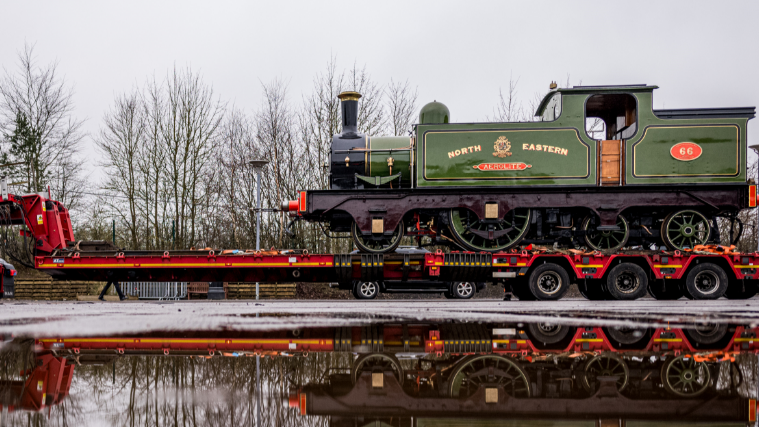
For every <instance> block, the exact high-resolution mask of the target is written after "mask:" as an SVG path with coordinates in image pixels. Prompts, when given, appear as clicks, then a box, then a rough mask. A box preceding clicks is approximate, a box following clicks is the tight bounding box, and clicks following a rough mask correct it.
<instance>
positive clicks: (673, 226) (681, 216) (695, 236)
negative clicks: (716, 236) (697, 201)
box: [661, 210, 711, 250]
mask: <svg viewBox="0 0 759 427" xmlns="http://www.w3.org/2000/svg"><path fill="white" fill-rule="evenodd" d="M710 234H711V227H710V226H709V220H707V219H706V217H705V216H704V215H702V214H701V213H700V212H698V211H694V210H683V211H678V212H673V213H671V214H669V215H667V217H666V218H664V222H662V225H661V237H662V239H663V240H664V244H665V245H667V247H669V248H670V249H679V250H683V249H693V248H694V247H695V246H696V245H704V244H706V242H707V240H709V235H710Z"/></svg>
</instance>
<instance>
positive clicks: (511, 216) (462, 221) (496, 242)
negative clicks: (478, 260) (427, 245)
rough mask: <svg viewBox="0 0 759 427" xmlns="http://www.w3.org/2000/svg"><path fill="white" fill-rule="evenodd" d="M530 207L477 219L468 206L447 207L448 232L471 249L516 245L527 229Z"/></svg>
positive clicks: (462, 244) (485, 249) (494, 248)
mask: <svg viewBox="0 0 759 427" xmlns="http://www.w3.org/2000/svg"><path fill="white" fill-rule="evenodd" d="M530 215H531V213H530V210H529V209H512V210H511V211H509V213H507V214H506V216H505V217H504V218H503V219H501V220H496V221H493V222H485V221H481V220H480V219H479V218H477V215H475V214H474V213H473V212H472V211H470V210H468V209H451V212H450V214H449V219H450V223H451V226H450V229H451V234H453V238H454V240H456V243H458V244H459V245H461V246H462V247H463V248H465V249H468V250H471V251H489V252H493V251H502V250H504V249H509V248H511V247H514V246H516V245H517V244H518V243H519V242H520V241H521V240H522V239H523V238H524V236H525V235H526V234H527V231H528V230H529V229H530Z"/></svg>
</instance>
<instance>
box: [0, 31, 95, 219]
mask: <svg viewBox="0 0 759 427" xmlns="http://www.w3.org/2000/svg"><path fill="white" fill-rule="evenodd" d="M57 71H58V70H57V64H56V63H54V62H53V63H50V64H48V65H46V66H38V65H37V63H36V61H35V57H34V46H33V45H26V46H25V47H24V50H23V51H22V52H19V55H18V69H17V70H16V72H15V73H12V72H10V71H8V70H5V75H4V76H3V79H2V80H1V81H0V129H2V132H3V134H4V135H5V136H6V143H5V144H4V146H5V147H4V149H6V150H8V152H9V153H10V155H11V156H10V157H11V160H12V161H16V162H23V163H24V165H23V166H22V167H20V168H19V169H17V171H16V172H17V173H18V175H19V176H21V177H22V178H23V179H24V180H25V181H26V182H27V188H26V190H27V191H28V192H40V191H43V190H44V189H45V187H46V185H49V184H50V182H51V179H52V177H53V176H55V175H56V174H60V173H65V174H67V176H68V177H74V176H77V175H79V174H80V165H81V163H80V162H79V161H77V160H76V154H77V152H78V150H79V145H80V142H81V140H82V138H83V133H82V131H81V127H82V123H83V122H82V121H81V120H77V119H76V118H74V116H73V111H74V102H73V94H74V92H73V90H72V89H71V88H70V87H69V86H68V85H67V84H66V82H65V80H64V79H63V78H60V77H59V76H58V72H57ZM20 128H23V132H21V133H19V130H20ZM14 134H15V136H16V138H14V139H15V142H12V143H9V141H10V140H11V139H12V136H13V135H14ZM67 182H69V183H70V181H67ZM69 189H70V187H69ZM66 194H67V196H70V198H69V200H68V202H69V203H70V204H74V202H75V201H74V195H75V194H73V193H70V192H67V193H66Z"/></svg>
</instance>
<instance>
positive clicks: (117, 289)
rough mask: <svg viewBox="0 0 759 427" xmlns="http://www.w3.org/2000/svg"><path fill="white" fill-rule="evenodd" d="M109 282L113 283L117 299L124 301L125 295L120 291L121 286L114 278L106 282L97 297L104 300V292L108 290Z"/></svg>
mask: <svg viewBox="0 0 759 427" xmlns="http://www.w3.org/2000/svg"><path fill="white" fill-rule="evenodd" d="M111 284H113V287H114V288H116V293H117V294H119V300H121V301H124V300H125V299H127V297H126V296H125V295H124V294H123V293H122V292H121V286H119V282H118V281H116V280H109V281H108V282H106V284H105V286H104V287H103V290H102V291H101V292H100V296H99V297H98V299H99V300H100V301H105V293H106V292H108V288H110V287H111Z"/></svg>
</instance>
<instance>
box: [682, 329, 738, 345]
mask: <svg viewBox="0 0 759 427" xmlns="http://www.w3.org/2000/svg"><path fill="white" fill-rule="evenodd" d="M683 332H684V333H685V336H686V337H688V341H690V343H691V344H693V346H694V347H696V348H698V347H702V346H713V345H714V344H717V343H718V342H720V341H722V340H723V339H724V338H725V335H727V325H726V324H724V323H723V324H718V323H707V324H706V325H698V326H696V327H695V328H688V329H685V330H683ZM717 347H719V346H717Z"/></svg>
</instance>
